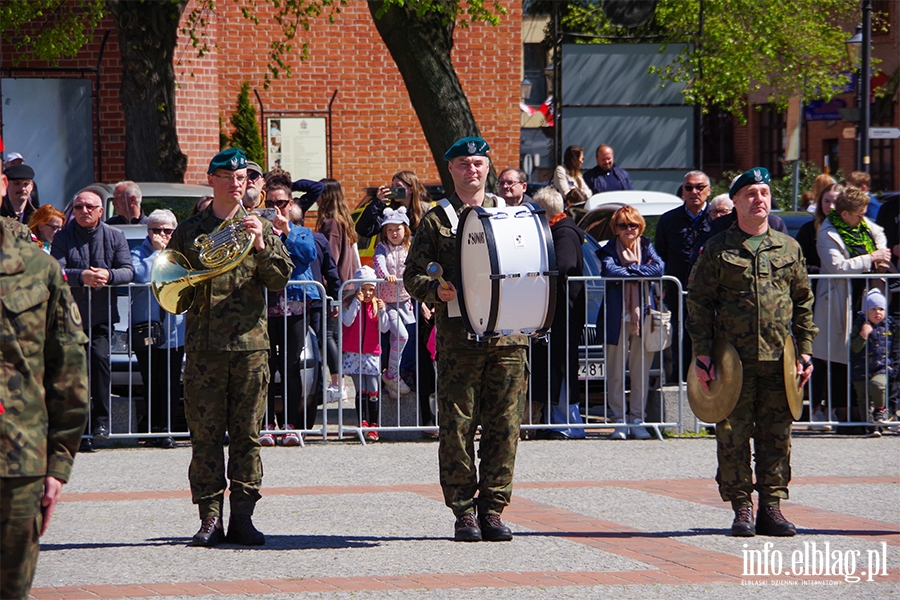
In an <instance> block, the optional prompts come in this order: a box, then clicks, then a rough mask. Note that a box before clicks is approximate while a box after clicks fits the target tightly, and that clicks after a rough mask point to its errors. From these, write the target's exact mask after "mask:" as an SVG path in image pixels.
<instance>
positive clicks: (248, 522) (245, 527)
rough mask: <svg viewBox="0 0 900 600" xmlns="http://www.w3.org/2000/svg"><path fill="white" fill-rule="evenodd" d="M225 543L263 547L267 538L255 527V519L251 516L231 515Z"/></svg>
mask: <svg viewBox="0 0 900 600" xmlns="http://www.w3.org/2000/svg"><path fill="white" fill-rule="evenodd" d="M225 541H226V542H228V543H229V544H240V545H241V546H262V545H263V544H265V543H266V536H264V535H263V534H262V532H261V531H259V530H258V529H257V528H256V527H254V526H253V518H252V517H251V516H250V515H231V518H230V519H229V520H228V535H227V536H225Z"/></svg>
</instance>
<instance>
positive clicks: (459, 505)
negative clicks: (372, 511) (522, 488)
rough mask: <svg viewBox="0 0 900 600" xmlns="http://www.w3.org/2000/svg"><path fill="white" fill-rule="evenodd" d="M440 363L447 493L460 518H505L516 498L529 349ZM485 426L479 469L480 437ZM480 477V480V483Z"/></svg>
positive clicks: (467, 352) (466, 352)
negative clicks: (476, 512)
mask: <svg viewBox="0 0 900 600" xmlns="http://www.w3.org/2000/svg"><path fill="white" fill-rule="evenodd" d="M444 354H445V356H438V360H437V377H438V385H437V390H438V391H437V398H438V414H439V417H440V419H439V420H440V444H439V449H438V461H439V463H440V480H441V488H442V489H443V492H444V502H445V503H446V504H447V506H448V507H450V509H452V510H453V514H454V515H456V516H460V515H463V514H465V513H470V512H472V511H473V510H474V509H475V506H474V504H475V499H474V498H475V493H476V492H478V504H479V510H481V511H485V512H495V513H498V514H499V513H501V512H503V509H504V507H506V506H507V505H508V504H509V500H510V497H511V496H512V484H513V470H514V468H515V464H516V448H517V446H518V441H519V427H520V426H521V425H522V412H523V411H524V409H525V399H526V390H527V379H528V373H527V366H526V357H525V348H523V347H521V346H501V347H489V348H474V347H471V348H470V347H466V348H458V349H455V350H454V351H453V352H452V353H444ZM479 425H481V441H480V442H479V451H478V455H479V457H480V458H481V464H480V465H479V468H478V469H476V466H475V459H476V455H475V433H476V430H477V429H478V426H479ZM479 471H480V477H479Z"/></svg>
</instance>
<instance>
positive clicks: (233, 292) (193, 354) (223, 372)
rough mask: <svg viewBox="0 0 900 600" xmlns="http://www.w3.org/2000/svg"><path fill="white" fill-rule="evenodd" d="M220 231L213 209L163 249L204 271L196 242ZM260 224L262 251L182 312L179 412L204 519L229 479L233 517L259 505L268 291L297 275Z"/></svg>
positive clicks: (207, 286) (199, 292)
mask: <svg viewBox="0 0 900 600" xmlns="http://www.w3.org/2000/svg"><path fill="white" fill-rule="evenodd" d="M221 223H222V220H221V219H218V218H216V216H215V215H214V214H213V212H212V206H211V205H210V206H209V207H207V209H206V210H204V211H202V212H201V213H200V214H198V215H195V216H193V217H191V218H190V219H188V220H187V221H184V222H183V223H181V224H180V225H178V228H177V229H176V230H175V233H174V234H172V241H171V242H170V243H169V246H168V248H169V249H171V250H177V251H178V252H181V253H182V254H184V255H185V257H187V259H188V261H189V262H190V264H191V267H192V268H194V269H201V270H202V269H205V268H206V267H204V266H203V264H202V263H201V262H200V256H199V252H198V250H197V248H196V247H195V246H194V239H195V238H196V237H197V236H199V235H200V234H202V233H206V234H209V233H211V232H212V231H214V230H215V229H216V228H217V227H218V226H219V225H220V224H221ZM262 224H263V235H264V237H265V242H266V248H265V250H263V251H262V252H257V251H256V250H255V249H254V250H251V251H250V254H248V255H247V257H246V258H245V259H244V260H243V261H242V262H241V263H240V264H239V265H238V266H236V267H235V268H234V269H232V270H230V271H227V272H225V273H223V274H221V275H217V276H216V277H213V278H212V279H208V280H206V281H204V282H202V283H200V284H198V285H197V287H196V290H195V291H196V296H195V299H194V304H193V305H192V306H191V308H190V309H189V310H188V312H187V318H186V332H185V345H184V350H185V352H186V353H187V365H186V367H185V370H184V408H185V417H186V418H187V423H188V428H189V429H190V431H191V445H192V450H193V457H192V459H191V466H190V470H189V473H188V477H189V479H190V482H191V496H192V499H193V502H194V504H197V505H199V509H200V518H201V519H204V518H206V517H213V516H222V501H223V498H224V495H225V485H226V483H225V477H226V473H227V476H228V478H229V479H230V480H231V496H230V502H231V514H232V515H239V514H243V515H251V514H253V507H254V506H255V505H256V502H257V500H259V497H260V494H259V488H260V485H261V483H262V463H261V461H260V458H259V431H260V429H261V428H262V420H263V416H264V414H265V402H266V392H267V390H268V384H269V362H268V361H269V336H268V333H267V327H266V289H267V288H268V289H270V290H281V289H284V286H285V285H286V284H287V282H288V278H289V277H290V274H291V270H292V269H293V268H294V263H293V262H292V261H291V257H290V255H289V254H288V252H287V250H286V249H285V247H284V244H282V243H281V240H280V239H279V237H278V236H277V235H276V234H275V232H274V231H273V229H272V224H271V223H269V222H268V221H266V220H264V219H263V220H262ZM226 431H227V432H228V435H229V439H230V445H229V449H228V468H227V471H226V468H225V458H224V454H223V450H222V441H223V439H224V437H225V432H226Z"/></svg>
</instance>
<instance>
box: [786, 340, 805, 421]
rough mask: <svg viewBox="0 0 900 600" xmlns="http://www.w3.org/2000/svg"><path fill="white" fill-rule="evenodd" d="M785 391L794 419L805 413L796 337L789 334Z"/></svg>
mask: <svg viewBox="0 0 900 600" xmlns="http://www.w3.org/2000/svg"><path fill="white" fill-rule="evenodd" d="M783 363H784V391H785V393H786V394H787V403H788V407H789V408H790V409H791V415H793V417H794V420H795V421H796V420H797V419H799V418H800V415H801V414H802V413H803V388H802V387H800V378H801V374H800V373H798V372H797V352H796V350H795V348H794V338H793V337H791V336H788V337H787V339H786V340H784V357H783Z"/></svg>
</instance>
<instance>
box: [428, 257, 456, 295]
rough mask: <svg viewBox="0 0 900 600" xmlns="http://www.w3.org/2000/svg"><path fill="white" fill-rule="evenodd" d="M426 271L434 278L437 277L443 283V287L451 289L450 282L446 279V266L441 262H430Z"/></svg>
mask: <svg viewBox="0 0 900 600" xmlns="http://www.w3.org/2000/svg"><path fill="white" fill-rule="evenodd" d="M425 272H426V273H428V276H429V277H431V278H432V279H437V282H438V283H440V284H441V287H442V288H444V289H445V290H449V289H450V284H449V283H447V282H446V281H444V267H442V266H441V265H440V264H439V263H436V262H430V263H428V266H427V267H425Z"/></svg>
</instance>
